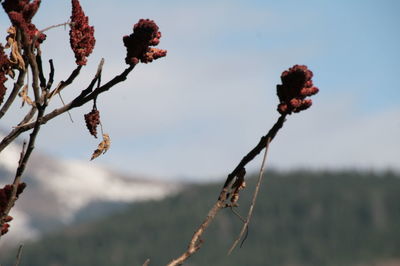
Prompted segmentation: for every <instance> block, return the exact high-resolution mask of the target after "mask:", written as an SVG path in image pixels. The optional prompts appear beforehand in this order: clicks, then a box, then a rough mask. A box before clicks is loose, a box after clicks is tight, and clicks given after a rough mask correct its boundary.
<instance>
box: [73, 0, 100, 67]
mask: <svg viewBox="0 0 400 266" xmlns="http://www.w3.org/2000/svg"><path fill="white" fill-rule="evenodd" d="M69 42H70V44H71V48H72V51H73V52H74V54H75V59H76V61H75V62H76V64H77V65H81V66H82V65H86V62H87V60H86V57H88V56H89V55H90V54H91V53H92V51H93V48H94V45H95V43H96V39H95V38H94V27H93V26H89V18H88V17H87V16H85V13H84V12H83V10H82V7H81V5H80V3H79V1H78V0H72V15H71V30H70V31H69Z"/></svg>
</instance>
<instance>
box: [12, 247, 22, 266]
mask: <svg viewBox="0 0 400 266" xmlns="http://www.w3.org/2000/svg"><path fill="white" fill-rule="evenodd" d="M22 248H23V245H20V246H19V248H18V253H17V258H16V261H15V264H14V266H18V265H19V263H20V262H21V255H22Z"/></svg>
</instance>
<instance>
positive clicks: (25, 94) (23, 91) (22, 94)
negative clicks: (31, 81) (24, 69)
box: [18, 85, 33, 107]
mask: <svg viewBox="0 0 400 266" xmlns="http://www.w3.org/2000/svg"><path fill="white" fill-rule="evenodd" d="M18 96H19V97H21V98H22V105H21V107H23V106H24V104H25V103H27V104H29V105H33V101H32V99H31V98H29V96H28V85H25V86H23V87H22V89H21V91H20V92H19V93H18Z"/></svg>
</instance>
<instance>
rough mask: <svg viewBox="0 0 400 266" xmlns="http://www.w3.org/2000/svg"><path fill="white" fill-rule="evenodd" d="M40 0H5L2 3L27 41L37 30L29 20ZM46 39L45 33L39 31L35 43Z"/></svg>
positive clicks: (37, 7)
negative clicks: (31, 0)
mask: <svg viewBox="0 0 400 266" xmlns="http://www.w3.org/2000/svg"><path fill="white" fill-rule="evenodd" d="M40 2H41V0H34V1H33V2H32V3H31V2H30V0H5V1H4V2H3V3H2V5H3V8H4V10H5V11H6V13H7V14H8V17H9V18H10V20H11V22H12V24H13V25H15V26H17V27H19V28H21V29H22V30H23V31H24V32H25V34H26V36H27V37H28V38H29V41H32V39H33V38H34V37H35V35H36V34H37V33H38V32H39V30H38V29H37V28H36V26H35V25H34V24H33V23H32V22H31V21H32V18H33V16H34V15H35V14H36V12H37V10H38V9H39V6H40ZM45 39H46V35H45V34H43V33H40V34H39V35H38V36H37V40H36V43H35V45H36V46H38V45H39V44H40V43H42V42H43V41H44V40H45Z"/></svg>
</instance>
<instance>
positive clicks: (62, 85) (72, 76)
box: [47, 61, 82, 99]
mask: <svg viewBox="0 0 400 266" xmlns="http://www.w3.org/2000/svg"><path fill="white" fill-rule="evenodd" d="M50 64H51V65H53V61H51V63H50ZM53 69H54V68H53ZM81 69H82V66H81V65H79V66H77V67H76V68H75V69H74V71H72V73H71V74H70V76H69V77H68V78H67V80H66V81H61V82H60V83H59V84H58V85H57V87H56V88H55V89H54V90H53V91H52V92H50V93H49V95H48V98H49V99H50V98H52V97H53V96H54V95H56V94H57V93H59V92H60V91H61V90H62V89H64V88H65V87H67V86H68V85H70V84H71V83H72V82H73V81H74V80H75V78H76V77H77V76H78V75H79V73H80V71H81ZM53 75H54V74H53ZM49 81H50V80H49ZM50 86H51V84H50V85H49V84H47V87H48V89H50Z"/></svg>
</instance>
